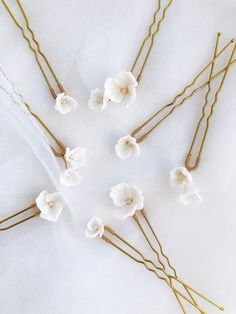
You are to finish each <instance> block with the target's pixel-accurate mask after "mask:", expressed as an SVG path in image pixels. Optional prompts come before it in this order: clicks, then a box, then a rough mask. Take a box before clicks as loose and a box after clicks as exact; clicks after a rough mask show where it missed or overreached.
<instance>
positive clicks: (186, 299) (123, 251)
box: [101, 235, 206, 314]
mask: <svg viewBox="0 0 236 314" xmlns="http://www.w3.org/2000/svg"><path fill="white" fill-rule="evenodd" d="M101 239H103V240H104V241H106V242H107V243H108V244H111V245H112V246H113V247H115V248H116V249H117V250H119V251H120V252H122V253H123V254H125V255H126V256H128V257H129V258H131V259H132V260H133V261H135V262H136V263H139V264H142V265H143V266H144V267H145V268H146V269H147V270H148V271H150V272H152V273H154V274H155V275H156V276H157V277H158V278H159V279H161V280H163V281H164V282H165V283H166V284H167V285H168V287H169V288H170V289H171V290H172V291H173V292H174V293H176V294H177V295H179V296H180V297H182V298H183V299H184V300H185V301H187V302H188V303H189V304H191V305H192V306H193V307H195V308H196V309H198V310H199V311H200V312H201V313H203V314H206V312H204V311H203V310H202V309H201V308H200V307H199V306H198V305H195V304H194V303H193V302H192V300H191V299H188V298H187V297H186V296H185V295H184V294H182V293H181V292H180V291H179V290H178V289H176V288H175V287H174V286H172V285H171V284H170V282H169V281H168V280H167V279H166V278H165V277H163V276H161V275H160V274H159V273H158V272H157V270H156V269H153V268H150V267H149V266H148V265H147V263H146V262H145V261H143V260H141V259H138V258H136V257H134V256H133V255H131V254H130V253H128V252H127V251H126V250H124V249H122V248H121V247H120V246H118V245H117V244H115V243H114V242H113V241H112V240H111V239H109V238H108V237H106V236H105V235H103V236H102V237H101ZM128 246H129V245H128ZM130 247H131V246H130ZM135 251H136V253H137V252H138V250H137V249H136V250H135ZM138 254H139V253H138ZM140 254H141V252H140ZM141 255H142V254H141ZM141 255H140V256H141ZM147 261H148V260H147Z"/></svg>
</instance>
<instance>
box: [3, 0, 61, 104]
mask: <svg viewBox="0 0 236 314" xmlns="http://www.w3.org/2000/svg"><path fill="white" fill-rule="evenodd" d="M1 2H2V4H3V6H4V7H5V9H6V11H7V12H8V14H9V15H10V17H11V19H12V20H13V22H14V24H15V25H16V26H17V27H18V28H19V29H20V31H21V33H22V36H23V38H24V39H25V40H26V42H27V44H28V46H29V48H30V50H31V51H32V52H33V54H34V57H35V60H36V62H37V64H38V67H39V69H40V72H41V74H42V75H43V78H44V80H45V81H46V84H47V86H48V88H49V91H50V93H51V95H52V97H53V98H54V99H56V97H57V95H56V93H55V91H54V89H53V87H52V86H51V84H50V81H49V79H48V77H47V75H46V73H45V71H44V69H43V66H42V65H41V63H40V61H39V57H38V51H37V50H35V49H34V48H33V46H32V45H31V42H30V39H29V37H27V35H26V33H25V30H24V28H23V27H22V26H21V25H20V23H19V22H18V21H17V19H16V17H15V16H14V14H13V13H12V11H11V10H10V8H9V7H8V5H7V4H6V2H5V1H4V0H1ZM17 4H18V5H19V3H18V1H17ZM19 7H20V9H21V8H22V6H19ZM22 9H23V8H22ZM23 16H24V15H23ZM31 34H32V33H31ZM33 40H34V39H33ZM35 43H36V42H35ZM36 46H37V44H36ZM37 48H38V47H37ZM40 52H41V50H40V51H39V53H40ZM40 54H41V53H40ZM46 63H47V62H46ZM50 68H51V66H50ZM49 70H50V69H49ZM50 72H51V71H50ZM60 86H61V88H62V90H63V91H64V88H63V87H62V85H61V84H60ZM58 87H59V86H58ZM61 88H59V89H60V90H61ZM62 90H61V91H62Z"/></svg>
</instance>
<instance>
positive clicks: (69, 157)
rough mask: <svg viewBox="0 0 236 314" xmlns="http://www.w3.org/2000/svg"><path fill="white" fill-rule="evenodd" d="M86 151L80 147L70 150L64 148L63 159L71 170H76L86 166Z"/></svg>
mask: <svg viewBox="0 0 236 314" xmlns="http://www.w3.org/2000/svg"><path fill="white" fill-rule="evenodd" d="M85 155H86V149H85V148H82V147H79V146H78V147H76V148H73V149H70V148H69V147H67V148H66V153H65V159H66V161H67V162H68V164H69V166H70V167H71V168H73V169H76V168H78V167H80V166H84V165H86V157H85Z"/></svg>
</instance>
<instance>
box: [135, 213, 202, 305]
mask: <svg viewBox="0 0 236 314" xmlns="http://www.w3.org/2000/svg"><path fill="white" fill-rule="evenodd" d="M140 212H141V214H142V217H143V218H144V220H145V222H146V223H147V225H148V227H149V229H150V231H151V233H152V235H153V236H154V238H155V240H156V242H157V244H158V246H159V249H160V252H161V255H162V256H163V257H164V258H165V260H166V262H167V264H168V265H169V267H170V269H171V270H172V271H173V273H174V276H175V277H177V271H176V269H175V268H174V266H173V265H172V263H171V262H170V259H169V257H168V256H167V255H166V254H165V253H164V250H163V247H162V244H161V242H160V240H159V239H158V237H157V235H156V233H155V231H154V229H153V227H152V225H151V223H150V221H149V219H148V215H147V213H146V211H145V210H144V209H142V210H140ZM169 278H170V277H169ZM184 289H185V290H186V292H187V293H188V295H189V296H190V298H191V299H192V301H193V302H194V303H195V304H197V302H196V301H195V299H194V298H193V296H192V295H191V292H190V291H189V289H188V288H187V287H186V286H185V285H184Z"/></svg>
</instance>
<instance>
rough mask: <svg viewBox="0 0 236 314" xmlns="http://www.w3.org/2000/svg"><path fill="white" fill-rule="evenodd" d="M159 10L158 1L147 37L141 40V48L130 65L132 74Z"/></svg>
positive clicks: (159, 3) (159, 2) (159, 0)
mask: <svg viewBox="0 0 236 314" xmlns="http://www.w3.org/2000/svg"><path fill="white" fill-rule="evenodd" d="M160 8H161V0H158V1H157V8H156V11H155V12H154V15H153V20H152V24H151V25H150V27H149V29H148V34H147V36H146V37H145V38H144V40H143V42H142V44H141V46H140V48H139V51H138V54H137V56H136V58H135V60H134V63H133V65H132V67H131V70H130V71H131V72H133V71H134V69H135V66H136V64H137V62H138V59H139V57H140V55H141V53H142V51H143V48H144V45H145V44H146V42H147V41H148V39H149V38H150V37H151V35H152V27H153V26H154V25H155V23H156V18H157V13H158V12H159V11H160Z"/></svg>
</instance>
